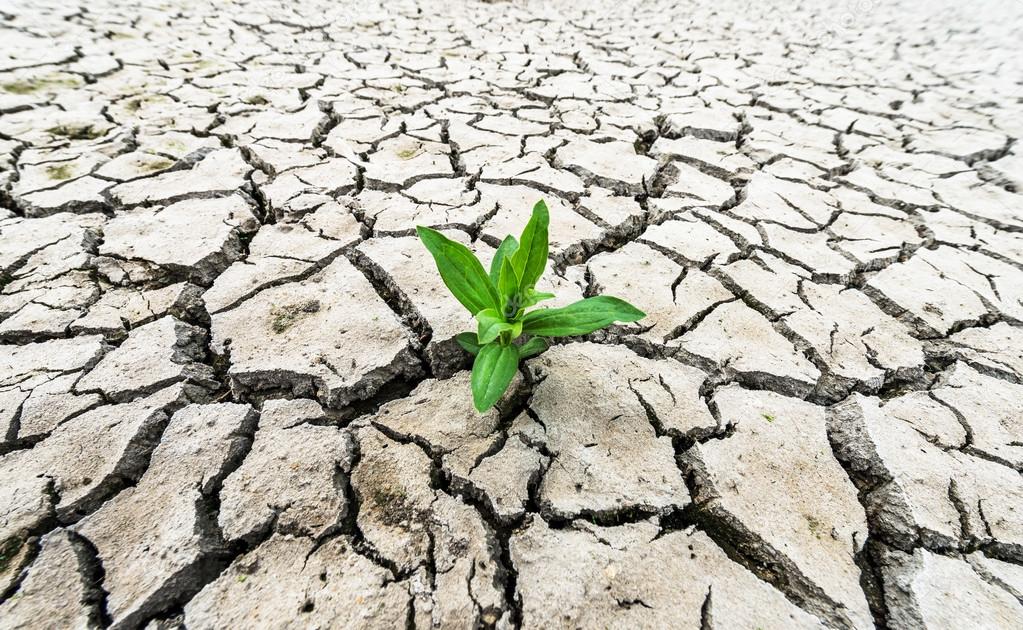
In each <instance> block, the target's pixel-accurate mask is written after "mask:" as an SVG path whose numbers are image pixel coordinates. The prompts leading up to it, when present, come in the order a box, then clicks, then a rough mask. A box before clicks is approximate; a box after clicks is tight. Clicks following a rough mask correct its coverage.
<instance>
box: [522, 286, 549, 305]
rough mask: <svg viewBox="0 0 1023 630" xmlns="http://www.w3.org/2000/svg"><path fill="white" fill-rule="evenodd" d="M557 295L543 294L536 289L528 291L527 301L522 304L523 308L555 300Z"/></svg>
mask: <svg viewBox="0 0 1023 630" xmlns="http://www.w3.org/2000/svg"><path fill="white" fill-rule="evenodd" d="M555 297H557V296H556V295H554V294H553V293H541V292H539V291H537V290H536V289H526V299H525V300H524V301H523V303H522V308H529V307H530V306H533V305H534V304H536V303H537V302H543V301H544V300H553V299H554V298H555Z"/></svg>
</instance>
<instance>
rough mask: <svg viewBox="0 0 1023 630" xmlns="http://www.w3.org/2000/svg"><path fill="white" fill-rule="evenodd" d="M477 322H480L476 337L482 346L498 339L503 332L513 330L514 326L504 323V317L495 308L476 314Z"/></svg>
mask: <svg viewBox="0 0 1023 630" xmlns="http://www.w3.org/2000/svg"><path fill="white" fill-rule="evenodd" d="M476 321H477V322H479V326H478V327H477V331H476V335H477V336H478V338H479V343H480V344H481V345H486V344H488V343H490V342H491V341H493V340H495V339H497V337H498V335H500V334H501V333H502V332H504V331H506V330H511V329H512V325H511V324H509V323H508V322H506V321H504V317H502V316H501V314H500V313H498V312H497V310H496V309H493V308H486V309H483V310H482V311H480V312H479V313H476Z"/></svg>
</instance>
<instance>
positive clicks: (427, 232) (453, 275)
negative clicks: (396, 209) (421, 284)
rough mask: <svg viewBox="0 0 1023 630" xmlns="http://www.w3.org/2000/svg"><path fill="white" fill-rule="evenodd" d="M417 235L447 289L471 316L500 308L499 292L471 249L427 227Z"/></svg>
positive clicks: (419, 228) (418, 230)
mask: <svg viewBox="0 0 1023 630" xmlns="http://www.w3.org/2000/svg"><path fill="white" fill-rule="evenodd" d="M416 232H417V233H418V234H419V238H420V239H422V241H423V245H426V249H428V250H430V253H431V254H433V260H434V261H435V262H436V263H437V271H439V272H440V277H441V279H442V280H443V281H444V286H446V287H447V288H448V290H449V291H451V294H452V295H454V296H455V299H456V300H458V301H459V302H460V303H461V304H462V306H464V307H465V308H466V309H468V311H469V313H471V314H472V315H476V313H479V312H480V311H482V310H483V309H486V308H496V309H500V308H501V300H500V298H499V297H498V295H497V289H496V288H495V287H494V286H493V285H492V284H490V278H488V277H487V273H486V271H484V270H483V265H482V264H480V261H479V260H478V259H477V258H476V256H474V255H473V253H472V252H471V251H469V248H468V247H466V246H465V245H462V244H461V243H459V242H457V241H453V240H451V239H449V238H448V237H446V236H444V235H443V234H441V233H440V232H438V231H436V230H431V229H430V228H427V227H422V226H417V227H416Z"/></svg>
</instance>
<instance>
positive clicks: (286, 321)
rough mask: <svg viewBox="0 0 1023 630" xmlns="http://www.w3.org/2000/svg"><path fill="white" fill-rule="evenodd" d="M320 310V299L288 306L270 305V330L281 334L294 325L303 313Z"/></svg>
mask: <svg viewBox="0 0 1023 630" xmlns="http://www.w3.org/2000/svg"><path fill="white" fill-rule="evenodd" d="M318 310H320V302H319V301H318V300H305V301H304V302H299V303H298V304H290V305H287V306H276V305H275V306H272V307H270V330H272V331H273V332H274V334H277V335H279V334H281V333H283V332H285V331H286V330H288V329H289V328H291V327H292V326H294V325H295V322H297V321H298V320H299V319H300V318H301V317H302V316H303V315H308V314H310V313H315V312H316V311H318Z"/></svg>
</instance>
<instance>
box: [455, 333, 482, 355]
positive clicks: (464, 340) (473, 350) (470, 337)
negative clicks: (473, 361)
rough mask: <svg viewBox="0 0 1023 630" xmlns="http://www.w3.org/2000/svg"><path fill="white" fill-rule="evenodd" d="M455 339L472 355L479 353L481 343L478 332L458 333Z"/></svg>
mask: <svg viewBox="0 0 1023 630" xmlns="http://www.w3.org/2000/svg"><path fill="white" fill-rule="evenodd" d="M455 341H457V342H458V345H460V346H462V348H463V349H464V350H465V351H466V352H468V353H469V354H471V355H472V356H476V355H477V354H479V351H480V347H481V345H480V340H479V338H478V337H477V336H476V333H471V332H464V333H459V334H458V335H455Z"/></svg>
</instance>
